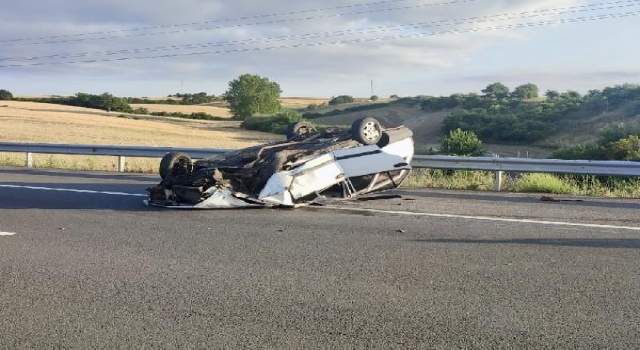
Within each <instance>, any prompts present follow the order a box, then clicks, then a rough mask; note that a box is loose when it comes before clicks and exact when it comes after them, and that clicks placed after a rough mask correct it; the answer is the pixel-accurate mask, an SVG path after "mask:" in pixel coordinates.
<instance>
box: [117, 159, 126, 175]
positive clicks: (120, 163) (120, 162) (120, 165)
mask: <svg viewBox="0 0 640 350" xmlns="http://www.w3.org/2000/svg"><path fill="white" fill-rule="evenodd" d="M124 162H125V157H124V156H118V171H119V172H121V173H124Z"/></svg>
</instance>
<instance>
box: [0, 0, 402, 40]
mask: <svg viewBox="0 0 640 350" xmlns="http://www.w3.org/2000/svg"><path fill="white" fill-rule="evenodd" d="M406 1H411V0H387V1H377V2H365V3H359V4H352V5H343V6H333V7H323V8H318V9H307V10H300V11H292V12H279V13H270V14H261V15H254V16H245V17H237V18H225V19H216V20H211V21H204V22H191V23H179V24H164V25H159V26H151V27H137V28H128V29H118V30H110V31H97V32H88V33H77V34H65V35H54V36H45V37H30V38H19V39H9V40H0V43H4V42H15V41H28V40H46V39H60V38H72V37H78V36H88V35H105V34H115V33H124V32H134V31H142V30H152V29H163V28H176V27H186V26H194V25H203V24H211V23H221V22H233V21H244V20H248V19H258V18H267V17H276V16H290V15H299V14H303V13H312V12H322V11H330V10H342V9H347V8H355V7H365V6H375V5H384V4H391V3H398V2H406Z"/></svg>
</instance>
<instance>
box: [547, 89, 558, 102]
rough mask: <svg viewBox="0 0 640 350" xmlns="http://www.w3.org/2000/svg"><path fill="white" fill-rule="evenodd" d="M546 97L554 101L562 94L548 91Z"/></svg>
mask: <svg viewBox="0 0 640 350" xmlns="http://www.w3.org/2000/svg"><path fill="white" fill-rule="evenodd" d="M544 96H545V97H546V98H547V99H548V100H554V99H557V98H558V97H560V93H559V92H558V91H556V90H547V92H545V93H544Z"/></svg>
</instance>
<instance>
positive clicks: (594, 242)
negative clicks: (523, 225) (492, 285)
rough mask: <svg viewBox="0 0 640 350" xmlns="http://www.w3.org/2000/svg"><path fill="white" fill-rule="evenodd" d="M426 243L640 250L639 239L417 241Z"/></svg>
mask: <svg viewBox="0 0 640 350" xmlns="http://www.w3.org/2000/svg"><path fill="white" fill-rule="evenodd" d="M415 241H416V242H424V243H458V244H534V245H553V246H561V247H581V248H633V249H640V239H639V238H518V239H449V238H442V239H417V240H415Z"/></svg>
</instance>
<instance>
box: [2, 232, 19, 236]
mask: <svg viewBox="0 0 640 350" xmlns="http://www.w3.org/2000/svg"><path fill="white" fill-rule="evenodd" d="M15 234H16V233H15V232H0V236H13V235H15Z"/></svg>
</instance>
